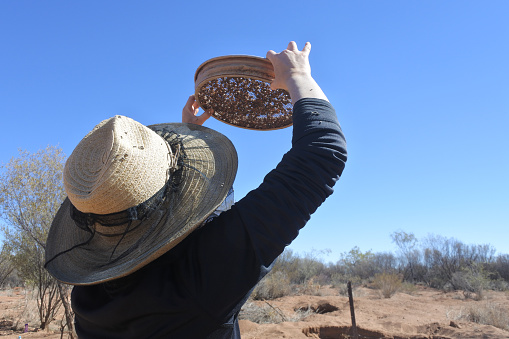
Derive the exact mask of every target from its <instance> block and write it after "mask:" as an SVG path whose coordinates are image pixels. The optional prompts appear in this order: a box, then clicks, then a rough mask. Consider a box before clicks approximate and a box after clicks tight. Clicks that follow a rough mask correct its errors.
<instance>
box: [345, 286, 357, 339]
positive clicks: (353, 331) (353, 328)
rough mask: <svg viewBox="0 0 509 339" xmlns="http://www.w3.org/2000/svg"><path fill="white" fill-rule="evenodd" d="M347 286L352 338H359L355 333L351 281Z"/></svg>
mask: <svg viewBox="0 0 509 339" xmlns="http://www.w3.org/2000/svg"><path fill="white" fill-rule="evenodd" d="M347 287H348V300H349V301H350V315H351V316H352V338H354V339H357V338H359V336H358V334H357V325H356V324H355V310H354V307H353V296H352V282H350V281H349V282H348V283H347Z"/></svg>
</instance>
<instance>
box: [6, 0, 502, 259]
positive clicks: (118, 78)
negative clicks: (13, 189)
mask: <svg viewBox="0 0 509 339" xmlns="http://www.w3.org/2000/svg"><path fill="white" fill-rule="evenodd" d="M508 18H509V2H507V1H468V0H461V1H447V0H446V1H444V0H440V1H434V0H432V1H390V0H388V1H293V2H292V1H256V2H254V1H253V2H248V1H231V2H225V1H128V0H122V1H116V0H111V1H92V0H87V1H24V0H17V1H14V0H2V1H0V116H1V119H0V127H1V132H0V144H1V145H2V147H0V163H6V162H8V161H9V159H10V158H11V157H13V156H16V155H17V154H18V149H19V148H20V149H26V150H28V151H31V152H35V151H37V150H39V149H41V148H45V147H46V146H47V145H58V146H60V147H61V148H62V149H63V150H64V152H65V153H66V154H67V155H69V154H70V153H71V152H72V150H73V149H74V147H75V146H76V144H77V143H78V142H79V141H80V140H81V139H82V138H83V136H84V135H85V134H86V133H87V132H88V131H89V130H91V129H92V128H93V127H94V126H95V125H96V124H97V123H98V122H100V121H101V120H104V119H106V118H109V117H111V116H113V115H116V114H121V115H127V116H130V117H132V118H134V119H135V120H138V121H140V122H141V123H143V124H153V123H162V122H178V121H180V118H181V110H182V107H183V106H184V104H185V102H186V100H187V98H188V96H189V95H190V94H193V92H194V73H195V71H196V69H197V67H198V66H199V65H200V64H201V63H202V62H204V61H206V60H208V59H210V58H213V57H217V56H222V55H231V54H248V55H258V56H265V54H266V52H267V51H268V50H270V49H273V50H275V51H276V52H279V51H281V50H282V49H284V48H286V46H287V44H288V42H289V41H291V40H294V41H296V42H297V44H298V46H299V47H300V48H302V47H303V45H304V43H305V42H306V41H310V42H311V44H312V50H311V55H310V60H311V67H312V73H313V76H314V78H315V79H316V80H317V81H318V83H319V84H320V85H321V87H322V89H323V90H324V92H325V93H326V94H327V96H328V97H329V99H330V101H331V102H332V104H333V105H334V106H335V108H336V111H337V113H338V116H339V119H340V122H341V124H342V127H343V130H344V132H345V134H346V137H347V141H348V147H349V149H348V151H349V159H348V163H347V166H346V169H345V172H344V174H343V177H342V178H341V180H340V182H339V183H338V184H337V185H336V188H335V193H334V195H333V196H332V197H331V198H330V199H329V200H327V201H326V202H325V203H324V204H323V205H322V207H321V208H320V209H319V210H318V211H317V213H316V214H315V215H314V216H313V217H312V220H311V221H310V222H309V223H308V225H307V226H306V227H305V228H304V229H303V230H302V232H301V234H300V236H299V238H298V239H297V240H296V241H295V242H294V243H293V244H292V245H291V248H292V249H294V250H295V251H297V252H299V253H306V252H310V251H312V250H316V251H320V250H325V249H330V250H331V251H332V253H331V254H330V255H329V256H328V257H327V260H330V261H336V260H337V259H338V258H339V255H340V253H343V252H347V251H349V250H350V249H352V248H353V247H354V246H358V247H359V248H360V249H361V251H363V252H364V251H368V250H372V251H374V252H383V251H390V252H393V251H395V250H396V247H395V245H394V244H393V243H392V242H391V238H390V234H391V233H393V232H394V231H398V230H403V231H405V232H408V233H410V232H411V233H414V234H415V235H416V236H417V237H418V238H420V239H421V238H424V237H426V236H427V235H428V234H435V235H442V236H444V237H454V238H456V239H458V240H460V241H462V242H464V243H466V244H491V245H493V246H494V247H495V248H496V249H497V250H498V251H499V253H509V179H508V174H509V133H508V132H507V129H508V126H509V19H508ZM206 126H208V127H211V128H214V129H217V130H219V131H220V132H222V133H223V134H225V135H227V136H228V137H229V138H230V139H231V140H232V141H233V143H234V144H235V145H236V147H237V150H238V153H239V161H240V165H239V172H238V175H237V179H236V183H235V190H236V192H235V193H236V198H237V199H239V198H241V197H242V196H244V195H245V194H246V193H247V192H248V191H249V190H251V189H253V188H255V187H257V186H258V185H259V184H260V182H261V181H262V179H263V176H264V175H265V174H266V173H267V172H268V171H269V170H270V169H272V168H273V167H274V166H275V165H276V164H277V162H278V161H279V159H280V158H281V157H282V155H283V154H284V152H286V151H287V150H288V149H289V147H290V139H291V128H288V129H284V130H279V131H270V132H260V131H248V130H244V129H239V128H234V127H231V126H228V125H226V124H223V123H220V122H218V121H217V120H214V119H209V120H208V121H207V122H206Z"/></svg>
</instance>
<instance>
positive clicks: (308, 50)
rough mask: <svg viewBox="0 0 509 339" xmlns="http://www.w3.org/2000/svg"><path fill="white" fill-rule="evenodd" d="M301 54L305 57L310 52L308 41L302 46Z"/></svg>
mask: <svg viewBox="0 0 509 339" xmlns="http://www.w3.org/2000/svg"><path fill="white" fill-rule="evenodd" d="M302 52H304V54H306V55H309V53H310V52H311V43H310V42H309V41H308V42H306V44H305V45H304V48H303V49H302Z"/></svg>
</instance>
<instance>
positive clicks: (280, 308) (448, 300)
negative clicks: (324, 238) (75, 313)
mask: <svg viewBox="0 0 509 339" xmlns="http://www.w3.org/2000/svg"><path fill="white" fill-rule="evenodd" d="M320 294H321V295H320V296H310V295H302V296H289V297H283V298H280V299H276V300H270V301H269V304H270V306H271V309H273V310H274V311H275V313H276V315H282V316H284V317H285V318H286V319H291V318H293V317H295V315H296V313H295V310H296V309H307V308H310V307H311V308H312V309H314V310H316V309H318V312H322V313H321V314H319V313H316V312H312V314H311V315H309V316H308V317H306V318H304V319H301V320H300V321H298V322H291V321H286V322H281V323H279V324H256V323H253V322H251V321H248V320H241V321H240V328H241V333H242V338H243V339H267V338H270V339H279V338H291V339H299V338H302V339H306V338H321V339H328V338H345V337H347V335H348V334H349V333H351V332H350V331H351V316H350V307H349V303H348V298H347V297H345V296H340V295H338V293H337V291H335V290H332V289H330V288H324V289H322V290H320ZM24 300H25V298H24V293H23V291H21V290H16V291H14V292H11V293H6V292H5V291H2V292H0V336H2V338H13V339H17V338H18V336H21V337H22V338H32V339H39V338H47V339H57V338H60V333H59V332H58V331H56V328H53V330H54V332H53V333H50V332H47V331H38V332H33V331H34V328H33V327H30V331H31V332H28V333H13V332H12V331H11V330H9V329H8V328H6V327H2V326H1V325H2V321H8V320H9V319H10V320H11V321H12V320H13V318H15V317H16V314H19V312H20V311H21V310H20V308H22V307H23V305H24ZM253 304H255V305H259V306H264V307H267V306H268V305H267V303H266V302H263V301H262V302H260V301H257V302H253ZM252 306H253V305H252ZM354 306H355V316H356V322H357V327H358V333H359V338H394V339H403V338H422V339H424V338H433V339H438V338H440V339H442V338H509V331H504V330H502V329H499V328H497V327H494V326H489V325H481V324H477V323H473V322H468V321H465V320H462V319H461V318H460V316H461V315H464V314H465V313H466V312H467V310H468V309H469V308H470V307H474V308H477V309H483V308H486V307H487V306H497V307H499V308H500V307H501V308H503V309H504V310H505V312H506V314H508V315H509V294H508V293H504V292H488V293H487V294H486V298H485V299H484V300H481V301H474V300H471V299H465V298H464V297H463V295H462V293H461V292H449V293H444V292H441V291H437V290H433V289H428V288H423V287H420V288H419V289H418V290H417V291H415V292H413V293H412V294H411V295H410V294H406V293H397V294H395V295H394V296H393V297H392V298H390V299H384V298H381V297H380V296H379V294H378V292H377V291H375V290H371V289H366V288H359V289H357V290H355V291H354ZM320 307H321V308H320ZM20 322H22V320H20ZM6 324H7V323H6ZM345 335H346V336H345ZM64 338H65V336H64ZM190 339H192V338H190Z"/></svg>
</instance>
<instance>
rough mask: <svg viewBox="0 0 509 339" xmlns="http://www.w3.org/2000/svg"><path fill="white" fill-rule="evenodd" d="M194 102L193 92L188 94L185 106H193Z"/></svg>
mask: <svg viewBox="0 0 509 339" xmlns="http://www.w3.org/2000/svg"><path fill="white" fill-rule="evenodd" d="M195 102H196V100H195V99H194V94H193V95H190V96H189V99H187V102H186V106H185V108H188V107H191V108H192V107H193V104H194V103H195Z"/></svg>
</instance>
